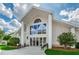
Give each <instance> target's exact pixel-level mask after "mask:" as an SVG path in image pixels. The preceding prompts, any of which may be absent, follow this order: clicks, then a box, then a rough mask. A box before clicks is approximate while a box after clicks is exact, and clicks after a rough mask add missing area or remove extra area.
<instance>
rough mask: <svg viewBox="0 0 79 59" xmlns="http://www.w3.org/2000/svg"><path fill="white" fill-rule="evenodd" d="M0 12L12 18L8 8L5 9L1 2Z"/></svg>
mask: <svg viewBox="0 0 79 59" xmlns="http://www.w3.org/2000/svg"><path fill="white" fill-rule="evenodd" d="M0 12H2V13H3V14H4V15H6V16H7V17H9V18H12V16H13V13H12V11H11V10H10V9H6V8H5V6H4V5H3V4H0Z"/></svg>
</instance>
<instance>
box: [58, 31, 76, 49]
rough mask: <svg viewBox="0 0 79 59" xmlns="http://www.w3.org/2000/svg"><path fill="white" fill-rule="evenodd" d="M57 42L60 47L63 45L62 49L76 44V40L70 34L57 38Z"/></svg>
mask: <svg viewBox="0 0 79 59" xmlns="http://www.w3.org/2000/svg"><path fill="white" fill-rule="evenodd" d="M58 41H59V43H60V45H64V48H67V46H73V45H74V44H75V43H76V38H75V35H74V34H72V33H71V32H67V33H65V32H64V33H62V34H60V35H59V36H58Z"/></svg>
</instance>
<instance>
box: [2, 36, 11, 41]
mask: <svg viewBox="0 0 79 59" xmlns="http://www.w3.org/2000/svg"><path fill="white" fill-rule="evenodd" d="M10 38H11V36H10V35H5V36H4V38H3V40H9V39H10Z"/></svg>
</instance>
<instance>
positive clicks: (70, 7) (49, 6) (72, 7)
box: [40, 3, 79, 20]
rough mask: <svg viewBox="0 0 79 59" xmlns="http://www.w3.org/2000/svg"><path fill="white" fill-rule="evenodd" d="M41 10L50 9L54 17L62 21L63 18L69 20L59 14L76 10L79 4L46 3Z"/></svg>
mask: <svg viewBox="0 0 79 59" xmlns="http://www.w3.org/2000/svg"><path fill="white" fill-rule="evenodd" d="M40 7H41V8H45V9H50V10H51V11H52V13H53V14H54V16H55V17H56V18H57V19H58V20H61V19H62V18H66V19H67V18H68V17H64V16H60V15H59V13H60V11H61V10H64V9H65V10H68V11H71V10H75V9H76V8H79V3H51V4H50V3H46V4H41V6H40Z"/></svg>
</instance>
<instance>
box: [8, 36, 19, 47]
mask: <svg viewBox="0 0 79 59" xmlns="http://www.w3.org/2000/svg"><path fill="white" fill-rule="evenodd" d="M19 42H20V40H19V38H16V37H13V38H11V39H9V40H8V44H7V45H10V46H17V44H19Z"/></svg>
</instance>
